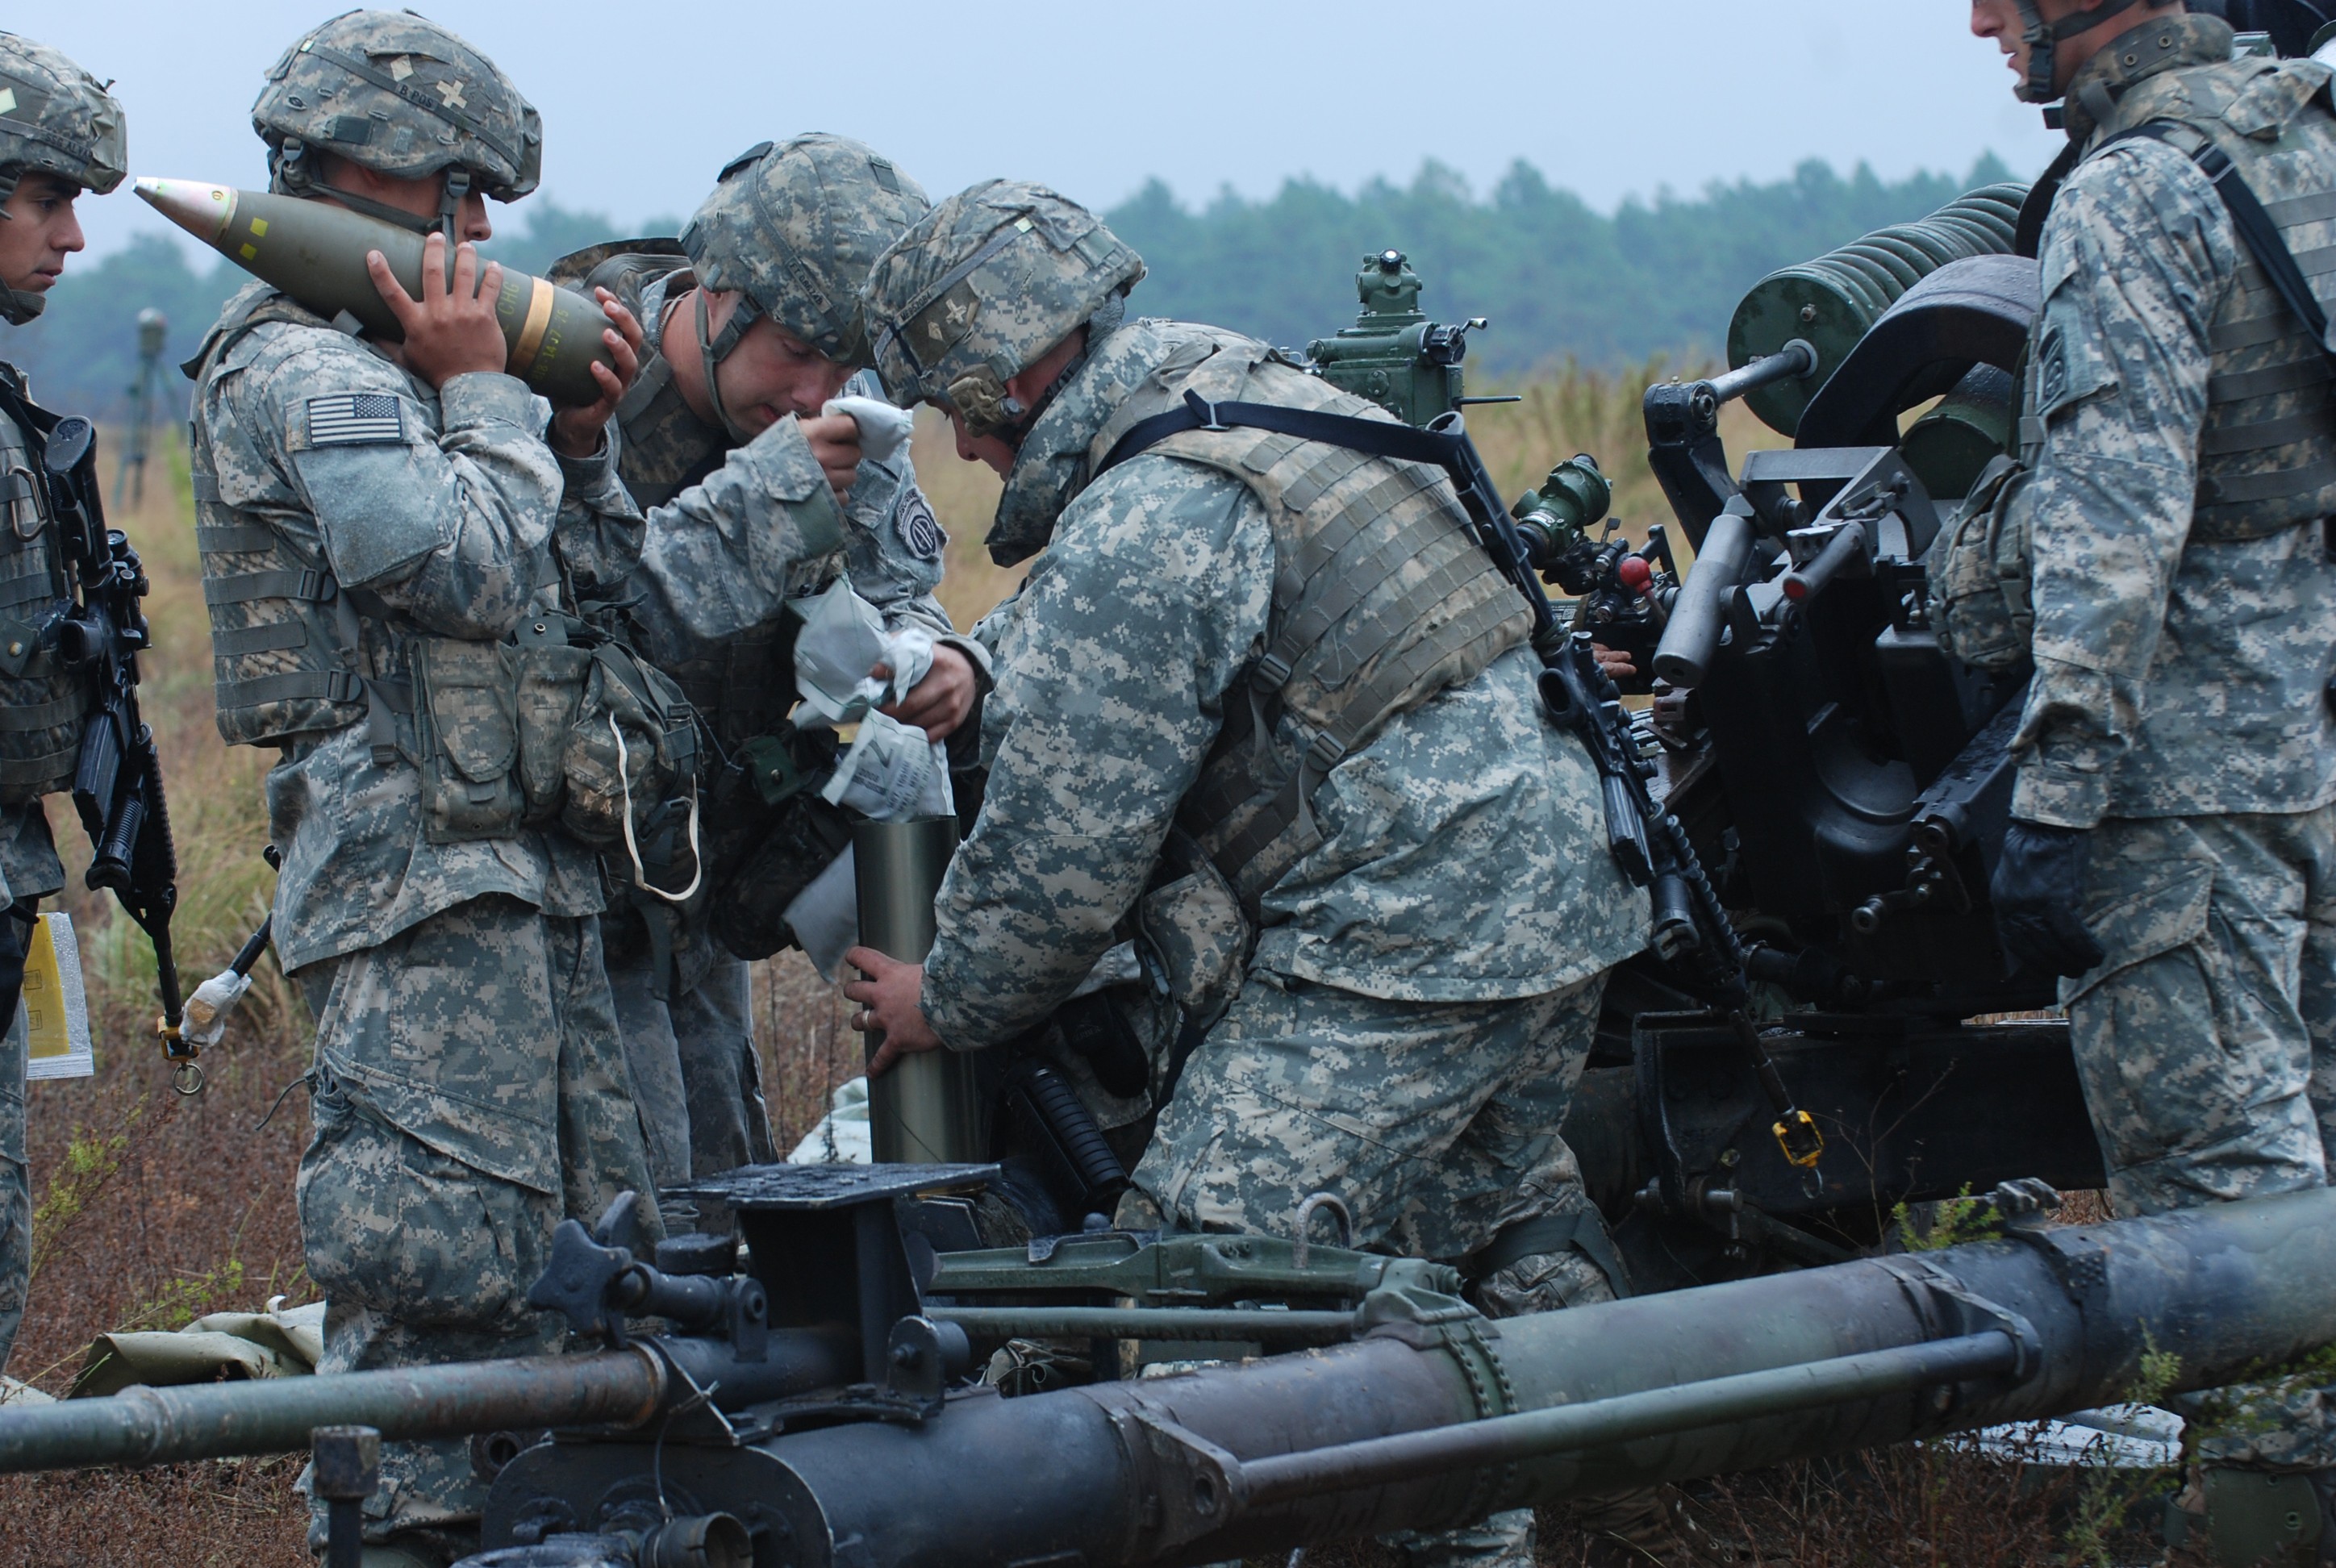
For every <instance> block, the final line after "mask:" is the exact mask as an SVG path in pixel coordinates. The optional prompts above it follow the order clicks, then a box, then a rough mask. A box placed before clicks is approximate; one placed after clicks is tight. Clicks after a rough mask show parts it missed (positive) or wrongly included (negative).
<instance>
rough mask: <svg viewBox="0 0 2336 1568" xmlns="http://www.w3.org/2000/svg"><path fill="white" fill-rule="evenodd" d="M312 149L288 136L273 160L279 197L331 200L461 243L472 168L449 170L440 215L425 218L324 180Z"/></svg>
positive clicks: (273, 180) (272, 176) (272, 178)
mask: <svg viewBox="0 0 2336 1568" xmlns="http://www.w3.org/2000/svg"><path fill="white" fill-rule="evenodd" d="M308 152H309V149H308V145H307V142H305V141H301V140H300V139H299V138H298V137H297V136H287V137H286V138H285V139H284V145H283V146H282V147H281V148H280V149H278V150H277V153H276V156H275V157H274V158H273V159H272V160H270V163H271V164H272V168H271V169H270V170H269V179H268V189H269V190H273V191H274V192H276V193H277V195H279V196H299V197H304V198H306V199H307V200H311V201H314V200H318V199H319V198H324V199H329V200H334V201H337V202H339V203H340V204H341V205H342V206H344V207H346V208H349V209H353V210H355V211H358V212H362V213H364V214H365V216H366V217H368V218H378V219H381V220H382V221H383V222H384V223H394V224H396V225H397V226H398V227H399V228H400V229H408V230H410V231H412V232H413V233H415V234H427V233H429V232H430V231H431V230H432V229H436V230H437V231H438V232H439V233H441V234H443V235H444V236H445V237H446V243H447V244H448V245H450V246H451V245H456V244H459V243H461V240H462V199H463V198H464V197H466V196H468V195H470V193H471V171H470V170H467V169H465V168H463V167H462V165H461V164H459V163H457V164H454V165H453V166H451V167H449V168H448V169H447V170H446V180H445V183H444V185H443V187H442V188H441V189H440V190H439V192H438V215H437V216H436V217H434V218H424V217H423V216H422V215H421V214H420V213H416V212H408V211H407V210H406V209H404V208H403V207H392V206H391V205H390V204H389V203H388V202H386V201H375V200H373V198H371V197H369V196H359V195H357V194H356V193H355V191H351V190H341V189H340V188H339V187H337V186H333V185H326V184H324V183H322V182H321V181H319V180H317V179H316V171H315V170H314V169H313V168H312V167H311V160H310V158H309V156H308Z"/></svg>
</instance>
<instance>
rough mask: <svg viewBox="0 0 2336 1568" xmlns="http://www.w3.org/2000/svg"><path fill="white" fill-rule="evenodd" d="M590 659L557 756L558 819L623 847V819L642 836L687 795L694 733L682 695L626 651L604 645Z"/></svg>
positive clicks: (595, 840) (592, 839) (693, 768)
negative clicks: (563, 786) (561, 779)
mask: <svg viewBox="0 0 2336 1568" xmlns="http://www.w3.org/2000/svg"><path fill="white" fill-rule="evenodd" d="M590 658H591V667H590V668H589V670H587V671H586V672H585V677H584V682H583V690H582V694H581V696H580V697H579V700H578V702H577V706H576V717H575V719H574V721H573V722H572V723H570V724H569V726H568V737H567V744H566V745H565V748H564V749H563V751H562V754H561V755H562V762H561V772H562V773H563V774H565V775H566V779H567V786H568V788H567V799H566V801H565V803H563V804H562V805H561V807H560V823H561V825H563V826H565V827H566V828H567V829H568V831H569V833H573V834H575V835H576V837H578V838H579V839H581V840H583V841H584V842H586V843H589V844H591V845H594V846H595V847H598V848H607V847H608V846H610V845H613V844H617V843H618V842H622V841H623V840H624V838H625V828H626V819H627V816H628V813H629V815H630V817H631V820H632V823H633V825H634V827H635V829H636V830H637V833H638V834H639V835H640V836H647V834H648V833H650V832H651V830H652V829H653V828H655V827H657V825H659V824H661V823H663V822H664V820H665V818H666V817H667V814H668V813H667V804H668V803H670V802H674V801H677V800H681V799H683V798H684V797H687V796H689V795H691V794H692V785H693V784H694V782H695V780H696V772H697V730H696V719H695V717H694V716H693V714H692V712H691V710H690V706H689V703H688V700H687V699H686V697H684V696H682V695H681V688H680V687H677V686H676V685H675V684H674V683H673V680H672V678H671V677H668V676H667V675H666V674H664V673H663V672H662V671H660V670H658V669H657V668H656V667H653V666H651V665H649V664H647V663H645V662H644V661H643V660H641V659H640V658H638V657H636V656H635V655H634V654H633V653H632V651H631V650H630V649H628V648H625V647H623V646H622V645H620V644H617V643H607V644H603V645H602V646H600V647H599V648H593V649H591V650H590Z"/></svg>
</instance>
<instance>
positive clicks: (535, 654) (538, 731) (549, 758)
mask: <svg viewBox="0 0 2336 1568" xmlns="http://www.w3.org/2000/svg"><path fill="white" fill-rule="evenodd" d="M591 667H592V650H591V649H590V648H578V647H576V646H574V645H573V644H571V643H569V641H568V638H567V628H566V627H565V626H564V624H563V623H562V619H561V618H556V617H544V618H540V619H538V620H532V621H530V622H528V623H526V624H525V625H524V626H522V627H521V628H520V635H519V700H518V707H519V777H520V787H521V793H522V794H524V795H525V797H526V801H527V821H528V823H529V824H530V826H533V825H538V824H540V823H549V822H551V821H553V820H554V819H556V818H557V817H558V816H559V815H560V806H561V804H562V803H563V802H564V800H565V797H566V793H567V784H568V775H567V772H566V763H567V751H568V735H569V731H570V730H571V729H573V728H574V727H575V724H576V710H577V706H578V705H579V702H581V700H582V698H583V696H584V683H585V677H587V676H588V675H589V673H590V672H591Z"/></svg>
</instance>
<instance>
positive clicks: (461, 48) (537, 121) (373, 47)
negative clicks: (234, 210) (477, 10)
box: [251, 11, 543, 240]
mask: <svg viewBox="0 0 2336 1568" xmlns="http://www.w3.org/2000/svg"><path fill="white" fill-rule="evenodd" d="M251 128H252V129H253V130H254V131H258V133H259V135H260V138H261V140H263V141H266V142H267V143H268V174H269V180H268V189H269V190H274V191H277V193H279V194H281V195H286V196H316V195H317V194H319V193H320V192H321V191H322V190H323V185H322V182H321V181H320V180H319V179H318V177H317V171H316V161H315V160H314V159H313V158H312V157H311V156H310V154H311V153H312V152H318V151H322V152H329V153H331V154H332V155H333V156H335V157H336V158H346V159H347V160H348V161H350V162H352V163H355V164H360V165H362V166H363V167H365V168H367V169H370V170H374V171H375V173H378V174H387V175H391V176H394V177H395V178H397V179H401V180H421V179H425V178H427V177H428V176H430V175H433V174H435V173H437V172H439V171H440V170H445V173H446V191H445V194H444V196H443V197H442V198H441V199H440V201H439V204H438V217H437V218H436V219H435V220H433V219H423V218H417V217H415V216H414V214H413V213H410V212H404V211H401V210H399V209H396V208H394V207H391V206H388V205H387V204H385V203H383V202H378V201H372V200H366V199H365V198H363V197H357V196H351V195H349V194H347V193H346V192H344V191H339V190H336V191H334V192H333V193H332V195H333V200H336V201H339V202H343V203H345V204H346V205H348V206H350V207H354V208H355V209H357V210H359V211H360V212H365V213H370V214H371V215H372V216H374V217H375V218H380V219H386V220H387V221H389V222H392V223H394V224H397V225H399V226H400V227H401V228H405V229H415V230H417V231H419V232H422V233H427V232H429V231H430V230H431V229H441V230H443V232H444V233H445V235H446V237H447V239H450V240H451V239H453V238H454V225H455V221H456V219H455V214H456V212H457V211H458V210H459V209H460V208H461V206H462V199H463V198H464V197H465V196H467V195H469V194H470V193H471V191H472V190H482V191H483V192H485V193H486V194H487V195H489V196H492V197H493V198H494V199H495V200H498V201H516V200H519V199H520V198H521V197H522V196H524V195H526V194H527V193H528V192H529V191H530V190H534V189H535V186H536V180H537V179H538V178H539V176H540V174H541V173H542V170H543V121H542V118H541V116H540V115H538V114H537V113H536V112H535V105H533V104H532V103H530V102H528V101H527V100H526V99H525V98H523V97H521V95H520V91H519V89H518V88H517V87H516V86H514V85H512V83H511V78H510V77H508V76H506V75H504V74H503V73H501V71H500V70H498V69H496V67H495V63H494V62H493V61H492V60H490V59H488V58H487V57H486V56H485V55H484V54H481V53H479V51H478V50H476V49H474V48H472V46H471V45H470V44H466V43H464V42H463V41H462V39H460V38H458V37H456V36H455V35H454V34H452V33H450V32H448V31H447V30H446V29H445V28H443V27H441V26H439V25H438V24H436V23H434V22H432V21H429V20H427V19H426V18H423V17H421V16H417V15H414V13H413V12H411V11H347V12H344V13H342V14H341V15H338V16H336V17H334V18H333V19H332V20H331V21H329V22H327V23H326V24H324V25H323V26H321V27H318V28H316V29H315V30H314V31H313V32H311V33H309V34H307V36H305V37H303V38H302V39H301V40H300V41H299V42H298V43H297V44H293V45H292V47H291V48H289V49H287V50H286V51H285V52H284V57H283V58H282V59H280V60H278V61H277V63H275V64H274V65H273V66H271V67H270V68H269V70H268V85H267V86H265V87H263V88H261V89H260V92H259V100H258V102H256V103H254V104H253V105H252V106H251Z"/></svg>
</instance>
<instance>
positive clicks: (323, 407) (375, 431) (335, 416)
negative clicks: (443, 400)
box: [308, 392, 405, 446]
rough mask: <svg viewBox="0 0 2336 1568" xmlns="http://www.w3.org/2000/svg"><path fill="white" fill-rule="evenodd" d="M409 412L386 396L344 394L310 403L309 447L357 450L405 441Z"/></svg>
mask: <svg viewBox="0 0 2336 1568" xmlns="http://www.w3.org/2000/svg"><path fill="white" fill-rule="evenodd" d="M404 439H405V411H404V409H403V408H402V407H400V406H399V405H398V400H397V399H396V397H394V395H392V394H389V393H386V392H344V393H342V394H339V395H338V396H336V397H312V398H310V399H309V400H308V444H309V445H311V446H354V445H357V444H360V443H365V442H375V441H401V442H402V441H404Z"/></svg>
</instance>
